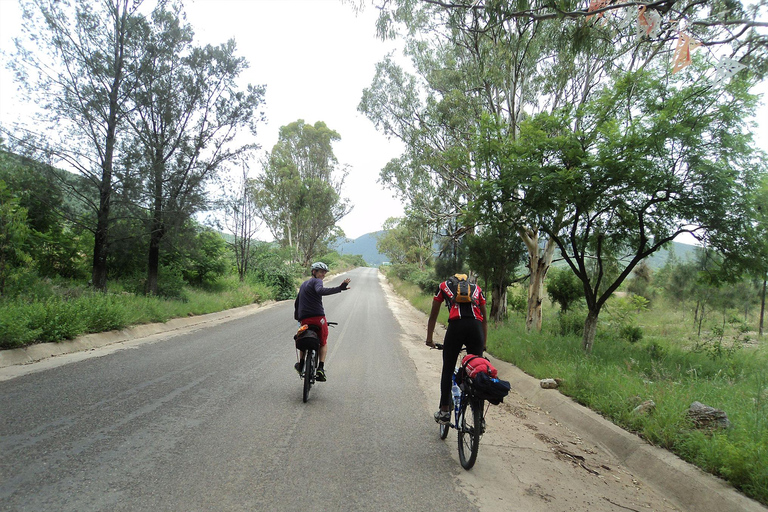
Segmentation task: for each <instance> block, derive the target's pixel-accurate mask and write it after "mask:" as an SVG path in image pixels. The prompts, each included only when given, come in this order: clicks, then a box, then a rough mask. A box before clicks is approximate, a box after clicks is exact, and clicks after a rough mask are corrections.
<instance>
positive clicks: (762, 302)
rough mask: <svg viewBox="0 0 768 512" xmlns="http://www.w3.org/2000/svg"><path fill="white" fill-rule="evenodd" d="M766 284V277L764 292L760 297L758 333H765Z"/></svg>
mask: <svg viewBox="0 0 768 512" xmlns="http://www.w3.org/2000/svg"><path fill="white" fill-rule="evenodd" d="M765 285H766V279H763V294H762V297H761V299H760V324H759V325H758V333H759V335H760V336H762V335H763V321H764V320H765Z"/></svg>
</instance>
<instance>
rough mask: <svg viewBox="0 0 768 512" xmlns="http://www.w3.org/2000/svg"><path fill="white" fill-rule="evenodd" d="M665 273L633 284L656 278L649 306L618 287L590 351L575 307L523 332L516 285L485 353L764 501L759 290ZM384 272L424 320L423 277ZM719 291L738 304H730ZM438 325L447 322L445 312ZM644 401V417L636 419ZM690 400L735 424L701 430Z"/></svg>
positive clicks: (766, 390)
mask: <svg viewBox="0 0 768 512" xmlns="http://www.w3.org/2000/svg"><path fill="white" fill-rule="evenodd" d="M671 265H674V267H675V268H671V267H665V268H663V269H659V270H657V271H656V272H651V273H650V274H647V275H646V276H644V277H643V278H638V277H636V278H635V279H643V280H645V279H646V278H647V277H649V276H650V277H651V278H652V282H653V284H648V283H647V284H648V286H646V287H645V291H646V293H647V294H648V295H650V296H651V297H652V300H648V299H647V298H646V297H644V296H642V295H636V294H633V293H631V292H627V291H626V290H624V291H622V292H620V294H618V296H615V297H614V298H612V299H611V300H610V301H609V302H608V304H607V306H606V307H607V308H608V313H607V314H606V318H605V320H604V321H602V322H600V324H599V325H598V330H597V334H596V339H597V340H598V341H597V343H596V344H595V347H594V349H593V350H592V352H591V353H589V354H586V353H585V352H584V350H583V349H582V346H581V339H582V333H581V329H582V328H583V317H584V315H586V311H585V309H586V308H585V307H584V305H583V303H582V301H580V300H574V301H573V302H572V303H571V304H569V306H570V307H569V309H568V310H565V311H564V310H562V309H561V308H560V306H558V304H557V302H555V301H553V300H552V299H550V300H547V301H545V304H544V306H543V307H544V311H545V314H544V322H543V328H542V330H541V331H540V332H535V331H533V332H531V331H528V330H526V327H525V313H526V300H525V296H526V292H525V289H524V286H523V285H521V284H516V285H513V286H511V287H510V289H509V293H508V297H510V302H509V303H508V306H509V317H508V318H506V319H505V320H504V321H502V322H497V323H492V324H491V328H490V329H489V340H488V351H489V352H490V353H492V354H493V355H494V356H495V357H498V358H499V359H502V360H505V361H508V362H510V363H512V364H514V365H515V366H517V367H519V368H520V369H522V370H523V371H525V372H526V373H528V374H530V375H532V376H534V377H536V378H541V379H543V378H558V379H562V383H561V385H560V387H559V391H560V392H562V393H564V394H565V395H568V396H570V397H572V398H573V399H575V400H576V401H577V402H579V403H581V404H583V405H585V406H587V407H589V408H590V409H593V410H594V411H596V412H598V413H600V414H601V415H603V416H605V417H606V418H608V419H609V420H611V421H612V422H614V423H616V424H617V425H619V426H621V427H623V428H624V429H626V430H628V431H631V432H634V433H636V434H638V435H639V436H640V437H642V438H643V439H645V440H646V441H648V442H649V443H651V444H653V445H656V446H660V447H663V448H666V449H668V450H670V451H672V452H674V453H675V454H677V455H678V456H680V457H681V458H683V459H685V460H686V461H688V462H691V463H693V464H695V465H697V466H699V467H700V468H702V469H703V470H705V471H707V472H709V473H712V474H714V475H717V476H719V477H722V478H724V479H725V480H727V481H728V482H729V483H731V484H732V485H734V486H735V487H736V488H737V489H739V490H741V491H742V492H744V493H745V494H746V495H747V496H750V497H751V498H753V499H755V500H758V501H760V502H761V503H763V504H768V343H766V339H765V337H760V336H758V333H757V322H758V320H759V318H758V315H759V312H760V310H759V302H758V297H759V289H756V288H755V287H754V286H752V285H751V283H749V282H746V283H742V284H744V285H745V288H741V290H740V291H742V292H750V293H748V295H747V296H746V297H744V296H741V295H740V294H738V293H730V291H729V290H728V289H718V288H709V289H702V288H700V289H699V292H700V293H701V297H704V296H705V295H707V296H709V297H710V298H709V300H703V299H702V300H699V299H696V298H694V297H692V296H689V297H681V296H680V295H679V294H676V293H674V292H673V291H671V290H670V291H669V292H667V291H665V289H664V285H663V283H662V282H661V280H662V279H663V278H664V275H665V273H666V275H669V273H670V272H669V271H670V270H674V271H676V272H682V271H683V267H685V266H688V265H690V263H673V264H671ZM383 269H384V270H385V271H386V272H387V277H388V279H389V281H390V282H391V283H392V284H393V285H394V286H395V288H396V290H397V291H398V293H400V294H401V295H403V296H404V297H406V298H407V299H408V300H409V301H410V302H411V303H412V304H413V305H414V306H416V307H417V308H418V309H419V310H421V311H423V312H424V313H425V314H428V312H429V309H430V307H431V300H432V299H431V296H432V290H431V289H429V288H425V287H427V286H431V285H432V284H433V283H430V282H428V281H429V280H427V279H425V278H424V276H425V274H426V273H424V272H418V271H416V270H414V268H413V267H408V266H392V267H384V268H383ZM418 276H421V279H419V277H418ZM414 277H415V278H416V279H415V280H414V279H413V278H414ZM403 278H405V279H403ZM653 278H655V280H654V279H653ZM553 282H554V280H553ZM632 284H634V285H635V286H637V284H638V283H630V285H632ZM481 286H482V281H481ZM630 287H631V286H630ZM737 288H738V287H737ZM724 294H725V295H730V296H732V297H733V298H734V299H737V298H738V299H737V300H736V302H734V301H731V302H730V303H728V302H727V301H726V300H724V297H723V295H724ZM548 295H550V296H551V295H556V294H552V293H550V294H548ZM739 302H740V303H739ZM715 304H719V307H714V305H715ZM697 308H698V310H699V313H698V316H697ZM702 309H703V310H704V311H705V312H704V313H701V311H702ZM706 311H709V312H706ZM701 316H703V318H701ZM439 321H441V322H443V323H445V322H446V321H447V315H446V312H445V311H443V312H441V316H440V318H439ZM700 327H701V331H699V328H700ZM649 400H650V401H653V403H654V404H655V407H653V408H652V410H650V411H649V412H645V413H640V412H635V409H636V408H637V407H638V406H640V405H641V404H643V403H644V402H647V401H649ZM694 401H699V402H701V403H704V404H706V405H708V406H711V407H715V408H717V409H720V410H723V411H725V412H726V414H727V416H728V419H729V421H730V425H731V426H730V427H729V428H727V429H710V430H706V429H705V430H701V429H697V428H696V427H695V425H694V424H693V423H692V421H691V420H690V419H689V418H688V417H687V416H686V412H687V410H688V408H689V407H690V406H691V404H692V403H693V402H694Z"/></svg>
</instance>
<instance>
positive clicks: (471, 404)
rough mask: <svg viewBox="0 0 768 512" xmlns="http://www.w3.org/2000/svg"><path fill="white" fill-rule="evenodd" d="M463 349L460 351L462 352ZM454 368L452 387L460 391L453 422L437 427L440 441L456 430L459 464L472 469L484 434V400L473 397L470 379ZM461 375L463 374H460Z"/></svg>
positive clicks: (454, 406)
mask: <svg viewBox="0 0 768 512" xmlns="http://www.w3.org/2000/svg"><path fill="white" fill-rule="evenodd" d="M435 348H436V349H438V350H442V349H443V345H442V344H440V343H435ZM464 351H465V349H462V352H464ZM460 369H461V366H458V367H456V370H455V371H454V372H453V377H452V387H451V388H452V389H455V388H454V387H453V386H458V388H459V389H460V390H461V393H460V394H459V397H458V400H456V399H454V400H453V416H454V422H453V423H449V424H446V425H439V427H440V439H445V438H446V437H448V431H449V430H450V429H452V428H453V429H456V432H457V433H458V441H459V462H460V463H461V467H463V468H464V469H472V466H474V465H475V461H476V460H477V452H478V449H479V448H480V438H481V437H482V435H483V434H484V433H485V400H483V399H482V398H480V397H478V396H476V395H475V392H474V389H473V388H472V379H468V378H461V377H460V376H459V370H460ZM462 375H463V372H462Z"/></svg>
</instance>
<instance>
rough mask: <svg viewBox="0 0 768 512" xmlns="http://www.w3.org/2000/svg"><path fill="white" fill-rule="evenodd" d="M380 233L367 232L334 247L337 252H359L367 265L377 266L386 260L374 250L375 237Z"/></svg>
mask: <svg viewBox="0 0 768 512" xmlns="http://www.w3.org/2000/svg"><path fill="white" fill-rule="evenodd" d="M381 233H383V231H377V232H375V233H368V234H365V235H363V236H361V237H359V238H355V239H354V240H349V239H347V240H346V241H344V242H342V243H339V244H337V245H336V246H335V247H334V248H335V249H336V251H338V252H339V254H359V255H361V256H362V257H363V259H364V260H365V262H366V263H367V264H368V265H370V266H372V267H378V266H379V265H381V264H382V263H384V262H385V261H387V257H386V256H384V255H383V254H381V253H379V251H377V250H376V237H377V236H378V235H380V234H381Z"/></svg>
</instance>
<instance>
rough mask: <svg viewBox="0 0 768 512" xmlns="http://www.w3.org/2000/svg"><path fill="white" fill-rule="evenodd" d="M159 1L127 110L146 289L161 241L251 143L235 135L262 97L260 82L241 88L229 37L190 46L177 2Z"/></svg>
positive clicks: (152, 288)
mask: <svg viewBox="0 0 768 512" xmlns="http://www.w3.org/2000/svg"><path fill="white" fill-rule="evenodd" d="M163 7H164V6H163V5H162V4H161V6H160V8H158V9H156V10H155V11H154V12H153V13H152V23H151V24H149V25H147V26H145V33H144V34H143V36H144V38H145V47H146V48H147V49H148V50H147V51H146V52H145V53H144V54H143V55H142V58H141V59H140V60H138V61H137V66H138V68H139V69H140V70H141V71H140V73H138V72H137V76H138V77H139V79H138V81H137V84H136V89H135V91H134V92H133V94H132V95H131V105H132V110H131V116H130V117H128V121H129V123H130V125H131V127H132V128H133V136H134V137H135V143H134V145H133V148H132V150H131V151H130V153H129V155H128V158H127V159H126V167H127V170H128V172H131V171H132V170H133V171H134V172H136V173H137V174H138V175H139V176H140V178H139V179H140V181H141V190H142V193H141V206H142V207H143V208H145V209H146V211H147V216H148V218H149V254H148V263H147V280H146V292H147V293H152V294H156V293H157V286H158V284H157V279H158V269H159V264H160V242H161V240H162V239H163V237H164V236H165V234H166V232H167V230H168V229H169V228H171V227H172V226H174V225H176V226H179V225H181V224H183V223H184V222H185V221H186V220H187V219H189V218H190V217H191V215H192V214H193V213H195V212H196V211H197V210H199V209H202V208H204V207H205V206H206V202H207V199H206V196H205V186H206V184H207V183H208V182H209V181H210V180H212V179H214V178H215V177H216V173H217V172H218V170H219V169H220V168H221V165H222V164H223V163H224V162H228V161H233V160H235V159H236V158H238V157H239V156H240V155H242V154H243V153H245V152H247V151H249V150H251V149H254V148H255V145H254V144H244V145H238V144H237V143H236V142H235V140H236V136H237V134H238V133H239V130H240V129H241V128H244V127H249V128H250V129H251V132H252V133H255V130H256V123H257V122H258V121H260V120H262V119H263V114H261V115H259V113H258V108H259V107H260V106H261V105H262V103H263V101H264V88H263V87H254V86H252V85H248V86H247V88H246V90H245V91H242V90H240V89H239V87H238V85H237V79H238V77H239V75H240V74H241V73H242V71H243V70H245V69H246V68H247V62H246V61H245V59H244V58H242V57H238V56H236V54H235V50H236V48H235V42H234V41H229V42H227V43H225V44H222V45H219V46H216V47H214V46H211V45H208V46H206V47H202V48H200V47H195V46H193V44H192V43H193V32H192V28H191V27H190V26H189V25H184V24H182V23H181V21H180V17H181V12H180V10H179V8H178V7H176V8H174V10H166V9H165V8H163Z"/></svg>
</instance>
